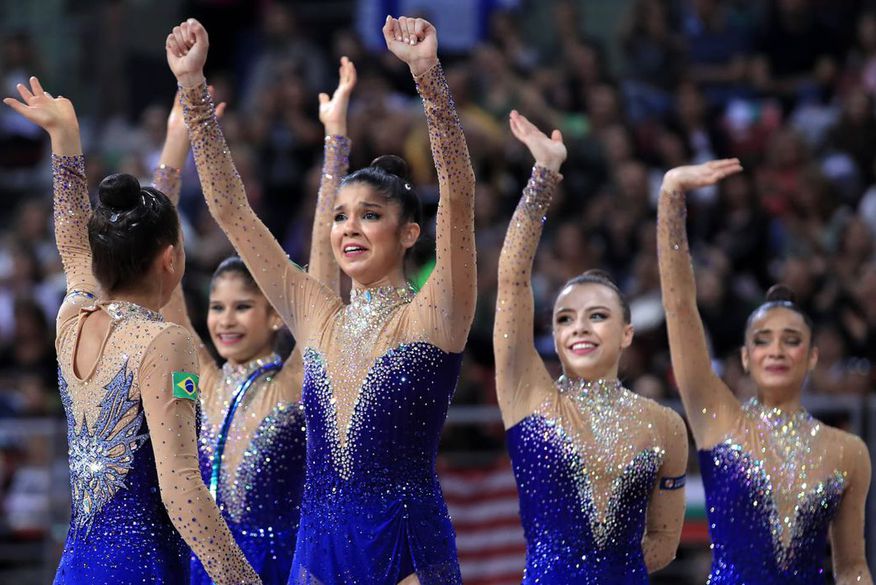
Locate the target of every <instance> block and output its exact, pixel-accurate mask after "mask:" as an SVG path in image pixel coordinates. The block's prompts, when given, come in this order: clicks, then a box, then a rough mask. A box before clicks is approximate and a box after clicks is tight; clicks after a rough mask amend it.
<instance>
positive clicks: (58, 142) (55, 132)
mask: <svg viewBox="0 0 876 585" xmlns="http://www.w3.org/2000/svg"><path fill="white" fill-rule="evenodd" d="M49 139H50V140H51V142H52V153H53V154H59V155H64V156H69V155H76V154H82V146H81V145H80V143H79V127H78V125H77V126H76V127H75V128H67V127H64V128H55V129H52V130H50V131H49Z"/></svg>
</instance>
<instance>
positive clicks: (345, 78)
mask: <svg viewBox="0 0 876 585" xmlns="http://www.w3.org/2000/svg"><path fill="white" fill-rule="evenodd" d="M356 78H357V76H356V66H355V65H353V62H352V61H350V60H349V59H348V58H346V57H342V58H341V64H340V67H339V68H338V87H337V89H335V91H334V93H333V94H332V97H331V98H329V96H328V94H325V93H321V94H319V121H320V122H322V124H323V127H324V128H325V148H324V158H323V164H322V175H321V177H320V182H319V195H318V196H317V200H316V211H315V213H314V214H313V233H312V235H311V240H310V262H309V263H308V272H309V273H310V275H311V276H313V277H314V278H316V279H317V280H318V281H320V282H321V283H323V284H324V285H326V286H327V287H329V288H330V289H332V290H333V291H334V292H335V294H339V292H340V274H339V273H340V269H339V268H338V263H337V261H336V260H335V255H334V253H333V252H332V239H331V235H332V222H333V219H334V205H335V194H336V193H337V192H338V187H339V186H340V184H341V179H343V178H344V176H345V175H346V174H347V169H348V168H349V166H350V139H349V138H348V137H347V108H348V106H349V104H350V95H351V94H352V92H353V88H354V87H356Z"/></svg>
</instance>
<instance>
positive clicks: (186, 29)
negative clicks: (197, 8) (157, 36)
mask: <svg viewBox="0 0 876 585" xmlns="http://www.w3.org/2000/svg"><path fill="white" fill-rule="evenodd" d="M209 47H210V41H209V39H208V38H207V30H206V29H205V28H204V27H203V26H202V25H201V23H200V22H198V21H197V20H195V19H194V18H190V19H188V20H186V21H185V22H182V23H180V25H179V26H175V27H173V31H171V33H170V34H169V35H167V41H166V43H165V49H166V52H167V64H168V65H169V66H170V70H171V71H173V74H174V75H175V76H176V81H177V83H179V84H180V85H181V86H182V87H195V86H197V85H198V84H200V83H202V82H203V81H204V64H205V63H206V62H207V50H208V49H209Z"/></svg>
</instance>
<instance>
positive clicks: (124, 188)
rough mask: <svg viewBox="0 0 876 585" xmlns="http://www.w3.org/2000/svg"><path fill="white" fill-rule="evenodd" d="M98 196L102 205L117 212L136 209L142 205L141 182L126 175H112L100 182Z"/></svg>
mask: <svg viewBox="0 0 876 585" xmlns="http://www.w3.org/2000/svg"><path fill="white" fill-rule="evenodd" d="M98 196H99V197H100V203H101V205H105V206H107V207H111V208H112V209H114V210H116V211H127V210H129V209H134V208H135V207H137V204H138V203H140V181H138V180H137V177H135V176H133V175H128V174H125V173H117V174H115V175H110V176H108V177H107V178H105V179H104V180H103V181H101V182H100V186H99V187H98Z"/></svg>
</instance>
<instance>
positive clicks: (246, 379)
mask: <svg viewBox="0 0 876 585" xmlns="http://www.w3.org/2000/svg"><path fill="white" fill-rule="evenodd" d="M295 357H296V358H297V356H295ZM293 359H295V358H293ZM296 370H297V371H296ZM300 371H301V363H300V358H298V359H295V363H290V364H286V365H285V366H284V364H283V362H282V361H281V360H280V357H279V356H277V355H271V356H269V357H267V358H260V359H256V360H252V361H251V362H249V363H247V364H243V365H240V366H232V365H230V364H228V363H226V364H225V365H224V366H223V367H222V368H221V369H219V368H216V366H215V365H213V364H212V363H210V364H209V365H208V367H206V368H204V367H202V368H201V373H202V378H201V387H202V389H203V390H202V393H201V434H200V437H199V438H198V460H199V463H200V468H201V476H202V477H203V479H204V483H206V484H207V486H208V487H209V489H210V491H211V493H212V494H213V497H215V498H216V503H217V504H218V505H219V509H220V510H221V511H222V515H223V517H224V518H225V521H226V522H227V523H228V528H229V529H230V530H231V533H232V534H233V535H234V539H235V541H236V542H237V544H238V545H239V546H240V548H241V549H242V550H243V552H244V554H245V555H246V558H247V560H248V561H249V562H250V564H251V565H252V566H253V568H254V569H255V570H256V572H257V573H258V574H259V577H261V579H262V582H263V583H265V584H269V583H271V584H282V583H285V582H286V580H287V579H288V577H289V569H290V568H291V566H292V553H293V551H294V550H295V533H296V531H297V530H298V517H299V514H300V511H301V505H300V502H301V491H302V488H303V486H304V451H305V444H304V440H305V433H304V424H305V422H304V409H303V406H302V404H301V403H300V402H293V401H290V400H289V398H290V396H296V395H297V394H298V392H299V391H298V390H297V389H290V386H295V387H297V388H300V385H301V375H300ZM191 582H192V583H199V584H203V585H209V584H210V583H211V580H210V577H209V575H207V573H206V571H204V568H203V565H202V564H201V563H200V561H198V559H197V558H193V559H192V581H191Z"/></svg>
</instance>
